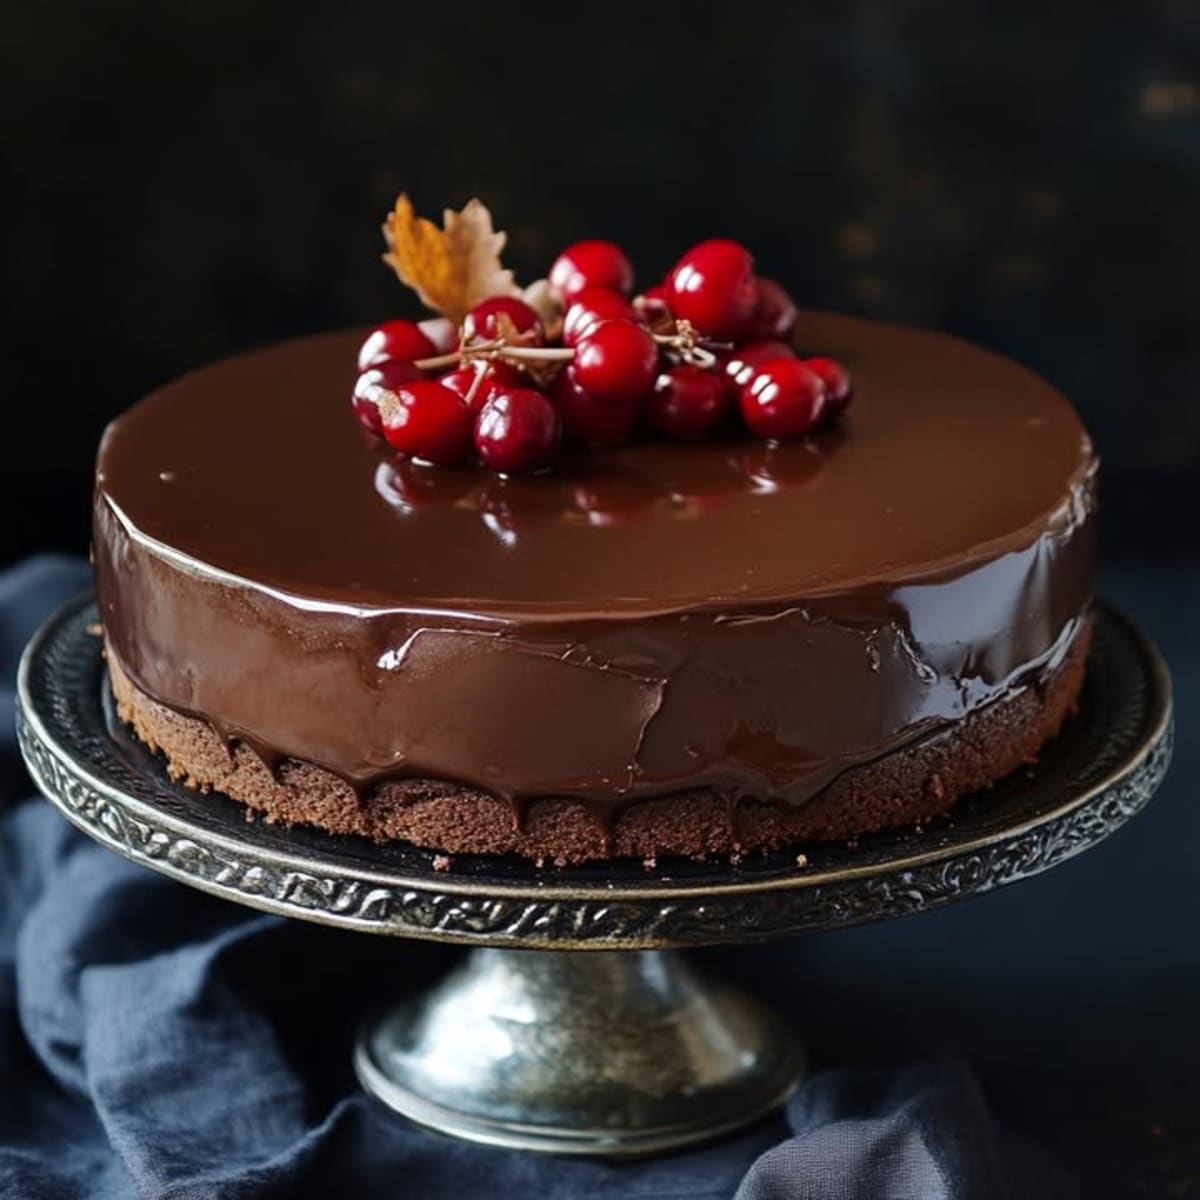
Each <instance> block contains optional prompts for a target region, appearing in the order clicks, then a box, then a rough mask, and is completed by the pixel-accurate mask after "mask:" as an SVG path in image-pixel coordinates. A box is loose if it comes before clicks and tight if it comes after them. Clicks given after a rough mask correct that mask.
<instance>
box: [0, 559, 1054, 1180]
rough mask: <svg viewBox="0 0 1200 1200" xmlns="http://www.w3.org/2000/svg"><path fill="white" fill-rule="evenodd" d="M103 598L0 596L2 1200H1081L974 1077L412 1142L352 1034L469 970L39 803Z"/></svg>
mask: <svg viewBox="0 0 1200 1200" xmlns="http://www.w3.org/2000/svg"><path fill="white" fill-rule="evenodd" d="M88 578H89V575H88V571H87V569H86V567H85V566H84V565H83V564H81V563H79V562H77V561H75V560H68V559H49V558H42V559H36V560H33V561H31V562H28V563H25V564H23V565H22V566H20V567H18V568H15V569H13V570H11V571H8V572H7V573H3V574H0V680H2V690H0V708H2V709H3V712H2V713H0V724H2V729H3V732H2V734H0V737H2V739H3V740H2V741H0V769H2V772H3V774H2V776H0V778H2V779H3V784H4V788H5V791H4V795H3V800H4V801H5V802H6V804H5V810H4V811H3V813H2V815H0V1196H2V1197H19V1198H22V1200H26V1198H27V1200H61V1198H65V1197H89V1198H100V1200H110V1198H112V1200H116V1198H118V1197H120V1198H124V1197H161V1198H164V1200H166V1198H171V1200H201V1198H204V1200H210V1198H211V1200H217V1198H219V1200H243V1198H249V1197H255V1198H262V1197H289V1198H296V1197H309V1196H311V1197H322V1198H324V1197H354V1198H360V1197H361V1198H371V1197H388V1198H389V1200H396V1198H403V1197H420V1198H429V1200H437V1198H439V1197H454V1198H456V1200H470V1198H474V1197H494V1196H526V1195H529V1196H539V1197H552V1198H557V1197H568V1198H569V1197H577V1196H587V1197H589V1200H606V1198H610V1197H622V1198H625V1197H629V1198H642V1200H649V1198H651V1197H653V1198H656V1200H668V1198H674V1197H679V1198H682V1197H691V1198H701V1200H704V1198H716V1197H721V1198H722V1200H726V1198H729V1197H734V1196H736V1198H737V1200H1001V1198H1005V1197H1020V1198H1022V1200H1023V1198H1027V1197H1032V1198H1037V1197H1046V1198H1048V1200H1050V1198H1053V1197H1057V1196H1071V1195H1075V1194H1077V1193H1076V1190H1075V1188H1074V1186H1073V1184H1072V1182H1071V1181H1070V1179H1069V1177H1067V1176H1066V1174H1065V1173H1063V1172H1062V1171H1060V1169H1059V1168H1058V1167H1057V1166H1055V1165H1054V1164H1053V1163H1052V1162H1050V1161H1049V1160H1048V1159H1045V1158H1043V1157H1041V1156H1040V1155H1038V1154H1037V1153H1035V1152H1034V1151H1033V1150H1032V1149H1030V1148H1027V1147H1025V1146H1024V1145H1023V1144H1022V1143H1019V1142H1017V1141H1016V1140H1015V1139H1013V1138H1010V1137H1008V1136H1007V1135H1005V1134H1004V1133H1003V1132H1001V1131H1000V1130H999V1129H998V1127H997V1126H996V1125H995V1124H994V1123H993V1121H992V1119H991V1118H990V1116H989V1114H988V1111H987V1108H986V1106H985V1104H984V1101H983V1099H982V1097H981V1094H980V1091H979V1088H978V1086H977V1085H976V1083H975V1080H974V1078H973V1076H972V1075H971V1073H970V1072H969V1071H968V1070H967V1068H966V1067H965V1066H963V1065H962V1064H960V1063H956V1062H936V1063H931V1064H928V1065H922V1066H916V1067H911V1068H902V1069H894V1070H888V1071H871V1070H861V1069H860V1070H847V1071H826V1072H822V1073H818V1074H817V1075H815V1076H814V1077H813V1078H811V1079H810V1080H809V1081H808V1082H807V1083H806V1084H805V1085H804V1087H803V1088H802V1089H801V1090H800V1092H799V1093H798V1095H797V1096H796V1097H795V1098H794V1099H793V1100H792V1102H791V1103H790V1104H789V1105H788V1107H787V1109H786V1112H785V1113H784V1114H783V1115H782V1116H780V1117H775V1118H772V1119H770V1120H767V1121H765V1122H763V1123H761V1124H759V1125H758V1126H757V1127H756V1128H754V1129H751V1130H749V1131H747V1132H745V1133H743V1134H741V1135H739V1136H736V1137H732V1138H729V1139H727V1140H725V1141H723V1142H720V1143H718V1144H716V1145H713V1146H708V1147H704V1148H701V1149H698V1150H695V1151H690V1152H688V1153H683V1154H678V1155H673V1156H668V1157H664V1158H658V1159H652V1160H649V1161H645V1162H640V1163H633V1164H609V1163H603V1162H595V1161H579V1160H570V1159H558V1158H547V1157H542V1156H534V1155H527V1154H520V1153H514V1152H508V1151H502V1150H494V1149H488V1148H484V1147H478V1146H472V1145H468V1144H466V1143H459V1142H455V1141H452V1140H449V1139H446V1138H442V1137H439V1136H437V1135H434V1134H430V1133H426V1132H424V1131H422V1130H419V1129H417V1128H415V1127H413V1126H411V1125H408V1124H407V1123H405V1122H403V1121H401V1120H399V1119H397V1118H395V1117H393V1116H392V1115H391V1114H390V1113H387V1112H386V1111H384V1110H382V1109H381V1108H380V1107H379V1106H378V1105H376V1104H375V1103H374V1102H373V1101H371V1100H369V1099H368V1098H367V1097H366V1096H364V1095H363V1094H362V1093H361V1092H359V1091H358V1089H357V1088H356V1086H355V1084H354V1082H353V1079H352V1077H351V1073H350V1067H349V1048H350V1039H351V1035H352V1031H353V1027H354V1023H355V1020H356V1019H357V1017H358V1016H359V1015H360V1013H361V1010H362V1009H363V1008H364V1007H365V1006H366V1005H368V1004H370V1003H371V1002H372V1001H374V1000H377V999H379V998H380V997H381V996H384V995H387V994H389V992H391V991H395V990H398V989H399V988H401V987H402V986H405V985H408V986H418V985H420V984H421V983H422V982H424V981H426V980H428V979H430V978H433V977H435V976H436V975H437V974H438V973H439V972H440V971H441V970H443V969H444V968H445V966H446V964H447V963H448V962H450V961H451V960H452V957H453V954H454V952H453V951H450V950H448V949H446V948H443V947H436V946H424V945H417V944H397V943H394V942H392V941H391V940H390V939H386V938H371V937H368V936H366V935H359V934H354V933H347V932H343V931H336V930H328V929H324V928H319V927H315V926H306V925H303V924H301V923H298V922H291V921H287V920H283V919H280V918H275V917H267V916H262V915H260V914H258V913H256V912H253V911H250V910H248V909H244V908H241V907H239V906H236V905H233V904H231V903H227V902H225V901H222V900H219V899H216V898H214V897H211V896H208V895H205V894H203V893H200V892H197V891H194V890H192V889H190V888H188V887H186V886H184V885H182V884H179V883H175V882H172V881H170V880H168V879H165V878H163V877H161V876H159V875H156V874H155V873H153V872H151V871H149V870H147V869H145V868H142V867H139V866H135V865H133V864H131V863H128V862H126V861H124V860H123V859H121V858H119V857H117V856H116V855H115V854H112V853H110V852H109V851H107V850H104V849H102V848H101V847H100V846H98V845H96V844H95V843H93V842H91V841H90V840H89V839H88V838H86V837H85V836H83V835H82V834H80V833H77V832H76V831H75V830H74V829H73V828H72V827H71V826H70V825H68V824H67V822H66V821H65V820H64V819H63V818H61V817H60V816H59V815H58V814H57V812H56V811H55V810H53V809H52V808H51V807H50V806H49V805H48V804H46V803H44V802H41V801H39V800H36V799H32V798H30V796H29V793H30V792H31V791H32V789H31V786H30V785H29V783H28V780H27V779H26V778H25V777H24V776H23V774H22V772H21V769H20V766H19V756H18V753H17V749H16V744H15V736H14V734H13V731H12V725H13V711H12V710H13V678H14V675H15V669H16V663H17V660H18V658H19V655H20V651H21V649H22V647H23V646H24V643H25V641H26V639H27V638H28V636H29V635H30V633H32V631H33V629H34V628H35V626H36V624H37V623H38V622H39V621H40V619H41V618H42V617H43V616H44V615H46V614H48V613H49V612H50V611H51V610H52V609H53V608H54V607H55V606H56V605H57V604H58V603H60V602H61V601H62V600H64V599H65V598H66V597H67V596H69V595H70V594H72V593H73V592H75V591H77V590H78V589H79V588H81V587H83V586H85V585H86V583H87V582H88Z"/></svg>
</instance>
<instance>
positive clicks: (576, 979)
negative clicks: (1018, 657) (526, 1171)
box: [18, 595, 1171, 1155]
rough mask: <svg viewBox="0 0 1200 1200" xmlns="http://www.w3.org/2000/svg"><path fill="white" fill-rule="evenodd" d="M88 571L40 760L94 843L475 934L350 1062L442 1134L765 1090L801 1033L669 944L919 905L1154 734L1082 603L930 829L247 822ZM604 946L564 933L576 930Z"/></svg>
mask: <svg viewBox="0 0 1200 1200" xmlns="http://www.w3.org/2000/svg"><path fill="white" fill-rule="evenodd" d="M96 620H97V616H96V610H95V607H94V604H93V601H92V598H91V596H90V595H85V596H82V597H79V598H78V599H76V600H75V601H73V602H72V603H70V604H68V605H67V606H66V607H65V608H63V609H62V610H61V611H60V612H59V613H58V614H56V615H55V616H54V617H52V618H51V619H50V620H49V621H48V622H47V623H46V625H45V626H44V627H43V628H42V629H41V630H40V631H39V633H38V634H37V635H36V636H35V637H34V639H33V641H32V642H31V643H30V645H29V647H28V649H27V650H26V652H25V656H24V658H23V660H22V663H21V670H20V682H19V707H18V731H19V735H20V741H21V747H22V750H23V751H24V754H25V759H26V762H27V763H28V766H29V769H30V771H31V772H32V773H33V777H34V779H35V780H36V782H37V784H38V786H39V787H40V788H41V790H42V791H43V792H44V793H45V795H46V796H47V797H49V799H50V800H51V801H53V803H54V804H56V805H57V806H58V807H59V808H60V809H61V810H62V812H63V813H64V814H65V815H66V816H67V817H68V818H69V819H70V820H71V821H72V822H74V823H75V824H76V825H77V826H78V827H79V828H80V829H82V830H83V831H84V832H85V833H86V834H88V835H89V836H90V837H93V838H95V839H96V840H97V841H99V842H101V843H102V844H104V845H105V846H108V847H109V848H111V849H113V850H116V851H117V852H118V853H120V854H123V855H125V856H126V857H128V858H130V859H133V860H134V861H135V862H139V863H142V864H144V865H146V866H149V867H153V868H154V869H155V870H158V871H162V872H163V873H165V874H167V875H170V876H173V877H174V878H176V879H179V880H181V881H182V882H184V883H189V884H192V885H193V886H194V887H198V888H202V889H204V890H205V891H209V892H213V893H215V894H217V895H219V896H224V897H225V898H226V899H229V900H234V901H236V902H238V903H240V904H246V905H250V906H251V907H254V908H260V909H265V910H266V911H268V912H273V913H279V914H282V915H284V916H290V917H299V918H302V919H303V920H307V921H319V922H322V923H324V924H327V925H337V926H341V927H343V928H346V929H357V930H361V931H367V932H370V933H383V934H393V935H397V936H400V937H415V938H430V939H434V940H438V941H449V942H462V943H466V944H469V945H471V946H473V947H475V949H473V950H472V951H471V953H470V954H469V955H468V956H467V957H466V959H465V961H464V962H463V964H462V965H461V966H460V967H459V969H458V970H457V971H456V972H455V973H454V974H453V975H451V976H450V978H448V979H446V980H445V981H444V982H443V983H441V984H440V986H438V987H437V988H436V989H435V990H434V991H432V992H430V993H428V994H426V995H422V996H418V997H416V998H412V997H410V998H408V999H405V1000H404V1001H403V1002H401V1003H398V1004H396V1005H395V1006H393V1007H391V1008H389V1009H386V1010H385V1011H383V1012H382V1013H381V1014H379V1015H376V1016H374V1017H371V1018H370V1019H368V1020H367V1021H366V1022H365V1023H364V1025H363V1027H362V1031H361V1033H360V1035H359V1039H358V1043H357V1046H356V1048H355V1065H356V1068H357V1071H358V1075H359V1078H360V1079H361V1081H362V1083H363V1085H364V1087H366V1088H367V1090H368V1091H370V1092H372V1093H374V1095H376V1096H377V1097H378V1098H379V1099H380V1100H382V1101H383V1102H384V1103H385V1104H387V1105H389V1106H390V1107H391V1108H393V1109H395V1110H396V1111H397V1112H400V1113H403V1114H404V1115H405V1116H407V1117H410V1118H412V1119H413V1120H415V1121H418V1122H420V1123H422V1124H424V1125H428V1126H431V1127H433V1128H435V1129H439V1130H442V1131H444V1132H446V1133H451V1134H455V1135H457V1136H459V1137H465V1138H471V1139H474V1140H476V1141H481V1142H488V1143H492V1144H495V1145H502V1146H512V1147H520V1148H524V1149H529V1150H547V1151H553V1152H556V1153H567V1154H593V1155H624V1154H646V1153H651V1152H655V1151H659V1150H664V1149H667V1148H670V1147H674V1146H679V1145H682V1144H685V1143H688V1142H695V1141H700V1140H703V1139H706V1138H710V1137H714V1136H716V1135H718V1134H721V1133H724V1132H726V1131H728V1130H731V1129H734V1128H736V1127H738V1126H741V1125H743V1124H746V1123H748V1122H750V1121H752V1120H754V1119H755V1118H756V1117H758V1116H760V1115H761V1114H762V1113H764V1112H766V1111H767V1110H769V1109H770V1108H772V1107H774V1106H775V1105H777V1104H778V1103H779V1102H780V1101H781V1100H782V1099H784V1097H785V1096H786V1095H787V1094H788V1093H789V1092H790V1091H791V1090H792V1089H793V1088H794V1087H795V1086H796V1083H797V1082H798V1080H799V1078H800V1076H801V1073H802V1070H803V1055H802V1052H801V1049H800V1044H799V1042H798V1041H797V1040H796V1038H795V1037H794V1035H793V1034H792V1032H791V1031H790V1030H789V1029H788V1028H787V1027H786V1026H785V1025H783V1024H782V1023H781V1022H780V1021H779V1020H778V1019H777V1018H776V1017H774V1016H773V1015H771V1014H770V1013H769V1012H767V1011H766V1010H765V1009H764V1008H762V1007H761V1006H760V1005H759V1004H758V1003H757V1002H755V1001H754V1000H752V999H751V998H749V997H748V996H744V995H742V994H741V993H739V992H738V991H736V990H734V989H732V988H728V987H726V986H724V985H720V984H716V983H713V982H710V981H708V980H706V979H703V978H701V977H699V976H697V975H696V974H695V973H694V972H693V970H692V969H691V967H689V966H688V964H687V963H686V962H685V961H683V960H682V958H681V957H680V956H679V955H678V954H676V953H674V952H673V950H674V948H676V947H684V946H698V945H705V944H712V943H719V942H747V941H754V940H759V939H765V938H774V937H780V936H784V935H787V934H793V933H798V932H800V931H801V930H806V929H828V928H831V927H834V926H841V925H853V924H857V923H860V922H864V921H875V920H879V919H881V918H884V917H898V916H905V915H908V914H911V913H917V912H924V911H926V910H927V909H932V908H937V907H939V906H940V905H943V904H948V903H950V902H952V901H955V900H962V899H965V898H966V897H968V896H972V895H978V894H980V893H982V892H987V891H990V890H992V889H993V888H996V887H1000V886H1001V885H1003V884H1007V883H1012V882H1014V881H1015V880H1018V879H1024V878H1026V877H1028V876H1030V875H1034V874H1037V873H1038V872H1039V871H1044V870H1046V869H1047V868H1049V867H1053V866H1057V865H1058V864H1059V863H1061V862H1065V861H1066V860H1067V859H1068V858H1071V857H1072V856H1073V855H1075V854H1078V853H1079V852H1080V851H1081V850H1085V849H1087V848H1088V847H1089V846H1092V845H1095V844H1096V843H1097V842H1099V841H1101V840H1102V839H1103V838H1105V837H1107V836H1108V835H1109V834H1110V833H1112V832H1113V831H1114V830H1116V829H1117V828H1118V827H1119V826H1120V825H1122V824H1123V823H1124V822H1125V821H1127V820H1128V819H1129V818H1130V817H1131V816H1133V814H1134V813H1136V812H1137V811H1138V810H1139V809H1140V808H1141V807H1142V806H1143V805H1144V804H1145V803H1146V801H1147V800H1148V799H1149V797H1150V795H1151V794H1152V793H1153V792H1154V790H1155V788H1156V787H1157V786H1158V784H1159V782H1160V781H1161V779H1162V777H1163V775H1164V773H1165V771H1166V769H1167V764H1168V761H1169V759H1170V754H1171V694H1170V680H1169V677H1168V675H1167V671H1166V668H1165V667H1164V665H1163V663H1162V660H1161V659H1160V658H1159V656H1158V653H1157V652H1156V651H1155V649H1154V647H1153V646H1152V645H1151V644H1150V643H1149V642H1148V641H1147V640H1146V639H1145V638H1144V637H1143V636H1142V635H1141V634H1140V633H1139V632H1138V631H1137V630H1136V629H1135V628H1134V627H1133V626H1132V625H1131V624H1129V623H1128V622H1127V621H1126V620H1125V619H1123V618H1122V617H1120V616H1119V615H1117V614H1116V613H1114V612H1113V611H1112V610H1111V609H1108V608H1105V607H1100V608H1099V611H1098V619H1097V622H1096V631H1095V641H1094V645H1093V648H1092V652H1091V657H1090V660H1089V664H1088V676H1087V683H1086V685H1085V688H1084V692H1083V696H1082V699H1081V704H1080V711H1079V713H1078V715H1077V716H1075V717H1074V718H1073V719H1072V720H1071V721H1070V722H1069V723H1068V725H1067V727H1066V729H1065V730H1064V732H1063V733H1062V735H1061V736H1060V737H1059V738H1058V739H1057V740H1056V741H1055V742H1054V743H1053V744H1052V745H1051V746H1049V747H1047V749H1046V751H1045V752H1044V754H1043V755H1042V759H1041V762H1040V764H1039V766H1038V767H1037V769H1036V770H1035V771H1034V770H1031V771H1029V772H1018V773H1017V775H1015V776H1014V777H1012V778H1010V779H1008V780H1006V781H1004V782H1003V783H1001V784H999V785H998V786H996V787H995V788H993V789H991V790H990V791H988V792H987V793H986V794H981V795H979V796H976V797H970V798H968V799H966V800H965V801H963V802H962V803H961V804H959V805H958V806H957V807H956V808H955V810H954V813H953V815H952V817H951V818H949V819H946V820H943V821H940V822H938V823H936V824H935V825H933V826H931V827H930V828H928V829H925V830H923V831H910V832H905V833H899V834H891V835H887V836H883V835H879V836H874V837H869V838H863V839H861V840H860V841H859V842H858V843H857V844H855V845H853V846H823V845H814V846H808V847H806V848H805V851H806V854H807V862H806V864H805V865H800V863H799V862H798V860H797V855H796V853H795V851H793V852H791V853H789V854H780V855H775V856H772V857H765V858H762V857H760V858H756V859H752V860H748V861H747V862H745V863H743V864H742V865H740V866H736V867H735V866H731V865H729V864H728V863H715V862H714V863H708V864H696V863H676V862H672V863H664V864H660V865H658V866H657V867H655V868H653V869H648V868H646V867H644V866H643V865H642V864H640V863H628V862H622V863H616V864H607V865H605V866H598V867H576V868H569V869H564V870H554V869H542V870H539V869H537V868H536V867H534V866H533V865H532V864H529V863H526V862H524V861H522V860H519V859H516V858H465V857H459V858H456V859H455V861H454V863H453V868H452V869H451V870H450V871H444V870H437V869H435V867H434V856H433V855H431V854H429V853H427V852H425V851H421V850H417V849H414V848H412V847H403V846H389V847H377V846H374V845H372V844H370V843H369V842H367V841H365V840H362V839H357V838H350V837H334V836H330V835H327V834H322V833H319V832H315V831H309V830H303V829H291V830H288V829H283V828H279V827H276V826H271V825H267V824H265V823H263V822H254V823H248V822H247V819H246V814H245V810H244V809H243V808H242V807H241V806H240V805H237V804H235V803H233V802H232V801H230V800H227V799H225V798H224V797H221V796H219V795H215V794H212V795H198V794H196V793H193V792H191V791H188V790H187V789H186V788H183V787H180V786H177V785H175V784H173V783H172V782H171V781H170V780H169V779H168V777H167V775H166V772H165V770H164V768H163V764H162V762H161V760H159V759H158V758H156V757H155V756H154V755H152V754H150V753H149V752H148V751H147V750H146V749H145V748H144V747H143V746H142V745H141V744H140V743H139V742H137V741H136V740H135V739H134V738H132V737H131V736H130V735H129V734H128V733H127V732H126V731H125V730H124V728H123V727H122V726H121V725H120V723H119V722H117V721H116V719H115V717H114V714H113V712H112V703H111V697H110V694H109V689H108V686H107V682H106V675H105V672H104V668H103V661H102V657H101V652H100V645H101V644H100V640H99V638H98V637H97V636H96V630H95V626H94V623H95V621H96ZM584 950H586V951H593V952H597V951H598V952H599V953H588V954H582V953H574V952H575V951H584Z"/></svg>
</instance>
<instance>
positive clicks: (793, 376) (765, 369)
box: [741, 358, 825, 438]
mask: <svg viewBox="0 0 1200 1200" xmlns="http://www.w3.org/2000/svg"><path fill="white" fill-rule="evenodd" d="M741 401H742V416H743V417H744V418H745V419H746V424H747V425H749V426H750V429H751V430H752V431H753V432H754V433H756V434H758V436H759V437H764V438H792V437H803V436H804V434H806V433H811V432H812V431H813V430H814V429H815V428H816V427H817V425H818V424H819V423H820V421H821V418H822V416H824V414H825V385H824V384H823V383H822V382H821V377H820V376H819V375H818V374H817V373H816V372H815V371H812V370H810V369H809V368H808V367H806V366H805V365H804V364H803V363H802V362H801V361H800V360H799V359H797V358H779V359H776V360H775V361H774V362H769V363H765V364H764V365H763V366H762V367H761V368H760V369H759V372H758V374H757V375H755V376H754V378H753V379H752V380H751V381H750V383H749V384H748V385H747V386H746V387H744V388H743V389H742V396H741Z"/></svg>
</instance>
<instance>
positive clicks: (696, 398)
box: [645, 363, 731, 438]
mask: <svg viewBox="0 0 1200 1200" xmlns="http://www.w3.org/2000/svg"><path fill="white" fill-rule="evenodd" d="M730 400H731V396H730V391H729V384H728V383H727V382H726V381H725V380H724V379H723V378H722V377H721V376H720V375H718V374H716V373H715V372H713V371H705V370H702V369H701V368H700V367H695V366H691V365H690V364H688V363H681V364H680V365H679V366H677V367H672V368H671V369H670V370H669V371H664V372H663V373H662V374H661V375H659V377H658V378H657V379H656V380H655V381H654V391H653V392H651V393H650V395H649V396H648V397H647V399H646V403H645V412H646V420H647V422H648V423H649V425H650V427H651V428H652V429H654V430H656V431H657V432H658V433H661V434H663V435H665V436H666V437H674V438H698V437H704V436H706V435H707V434H709V433H711V432H712V431H713V430H714V429H716V427H717V426H718V425H719V424H720V423H721V421H722V419H723V418H724V416H725V414H726V413H727V412H728V411H729V404H730Z"/></svg>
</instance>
